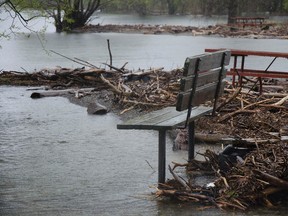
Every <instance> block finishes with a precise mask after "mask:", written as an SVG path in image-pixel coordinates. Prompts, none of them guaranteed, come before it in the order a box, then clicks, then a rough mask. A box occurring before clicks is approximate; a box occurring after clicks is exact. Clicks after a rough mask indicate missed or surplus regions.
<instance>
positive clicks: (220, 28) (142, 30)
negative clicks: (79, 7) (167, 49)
mask: <svg viewBox="0 0 288 216" xmlns="http://www.w3.org/2000/svg"><path fill="white" fill-rule="evenodd" d="M71 32H72V33H131V34H153V35H161V34H162V35H165V34H166V35H167V34H169V35H187V36H217V37H239V38H251V39H288V24H287V23H283V24H275V23H264V24H263V25H259V26H246V27H244V26H241V25H232V26H229V25H223V24H218V25H213V26H212V25H210V26H207V27H194V26H179V25H144V24H138V25H128V24H124V25H115V24H107V25H99V24H98V25H91V24H90V25H87V26H84V27H82V28H79V29H75V30H73V31H71Z"/></svg>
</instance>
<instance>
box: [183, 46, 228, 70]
mask: <svg viewBox="0 0 288 216" xmlns="http://www.w3.org/2000/svg"><path fill="white" fill-rule="evenodd" d="M226 53H227V54H226V56H225V60H224V65H228V64H229V61H230V56H231V54H230V52H228V51H227V52H226ZM222 58H223V51H218V52H214V53H208V54H207V53H206V54H203V55H198V56H193V57H189V58H187V59H186V61H185V65H184V72H183V76H191V75H193V74H195V70H196V65H197V62H198V59H200V62H199V67H198V71H199V72H204V71H207V70H210V69H211V68H218V67H221V66H222V65H221V63H222Z"/></svg>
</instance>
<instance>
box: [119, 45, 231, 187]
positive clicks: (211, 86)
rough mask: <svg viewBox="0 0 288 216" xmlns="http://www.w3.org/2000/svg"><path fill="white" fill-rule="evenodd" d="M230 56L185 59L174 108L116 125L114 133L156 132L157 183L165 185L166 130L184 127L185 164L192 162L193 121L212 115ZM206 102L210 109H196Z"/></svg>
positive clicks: (227, 53)
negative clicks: (187, 138) (125, 130)
mask: <svg viewBox="0 0 288 216" xmlns="http://www.w3.org/2000/svg"><path fill="white" fill-rule="evenodd" d="M230 56H231V53H230V51H228V50H221V51H218V52H213V53H208V54H202V55H198V56H194V57H189V58H187V59H186V61H185V65H184V71H183V78H182V79H181V81H180V89H179V93H178V96H177V101H176V107H166V108H163V109H161V110H157V111H154V112H151V113H148V114H145V115H143V116H139V117H136V118H134V119H130V120H128V121H126V122H124V123H121V124H118V125H117V128H118V129H138V130H157V131H158V132H159V141H158V142H159V143H158V183H164V182H165V168H166V165H165V163H166V131H167V130H172V129H177V128H182V129H184V128H187V127H188V134H189V136H188V137H189V140H188V143H189V150H188V160H189V161H190V160H191V159H193V158H194V143H195V139H194V137H195V120H197V119H198V118H200V117H201V116H204V115H206V114H211V113H212V114H214V113H215V108H216V101H217V98H218V97H219V96H220V95H221V94H222V92H223V90H224V83H225V82H224V81H223V79H224V78H225V76H226V72H227V70H226V65H228V64H229V61H230ZM210 100H214V105H213V107H207V106H201V105H200V104H203V103H204V102H206V101H210Z"/></svg>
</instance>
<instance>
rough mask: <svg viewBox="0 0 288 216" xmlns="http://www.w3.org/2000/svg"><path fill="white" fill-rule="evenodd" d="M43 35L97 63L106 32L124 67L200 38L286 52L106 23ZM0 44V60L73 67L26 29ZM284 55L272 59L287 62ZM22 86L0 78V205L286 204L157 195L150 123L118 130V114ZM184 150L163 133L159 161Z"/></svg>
mask: <svg viewBox="0 0 288 216" xmlns="http://www.w3.org/2000/svg"><path fill="white" fill-rule="evenodd" d="M107 17H109V16H107ZM107 17H106V19H105V20H107V19H108V18H107ZM110 18H111V20H113V17H110ZM126 21H127V22H128V20H126ZM121 22H122V21H121ZM123 22H124V21H123ZM137 22H138V21H137ZM143 22H144V21H143ZM155 22H156V21H155ZM168 22H169V21H168V18H167V23H168ZM183 22H186V20H183ZM45 39H46V42H45V49H46V50H54V51H57V52H59V53H61V54H63V55H66V56H69V57H77V58H81V59H83V60H86V61H90V62H91V63H93V64H96V65H100V63H102V62H106V61H108V60H109V59H108V58H109V57H108V52H107V44H106V40H107V39H110V42H111V48H112V53H113V57H114V58H113V59H114V64H115V65H116V66H119V65H121V66H122V65H123V64H124V63H125V62H129V64H128V68H135V69H137V68H138V67H141V68H148V67H162V66H164V67H165V68H166V69H172V68H175V67H182V65H183V62H184V59H185V58H186V57H187V56H191V55H195V54H200V53H202V52H203V51H204V49H205V48H222V47H226V48H242V49H254V50H269V51H278V52H281V51H282V52H285V51H286V47H287V45H288V41H285V40H272V39H269V40H251V39H236V38H217V37H191V36H171V35H157V36H156V35H138V34H113V33H105V34H69V35H66V34H55V33H53V32H48V33H47V34H45ZM1 45H2V49H1V50H0V70H1V69H5V70H17V71H22V70H23V69H25V70H27V71H29V72H32V71H33V70H34V69H36V70H39V69H41V68H44V67H49V68H50V67H55V66H57V65H59V66H63V67H79V65H77V64H75V63H74V62H71V61H69V60H67V59H65V58H61V57H59V56H56V55H54V54H51V53H50V54H49V55H47V53H45V51H44V50H43V47H42V46H41V43H40V42H39V40H38V38H37V37H36V36H34V35H31V36H30V37H29V38H27V37H24V36H17V37H16V39H11V40H10V41H3V40H2V41H1ZM265 63H267V62H266V61H265ZM286 63H287V60H286V61H283V62H280V63H279V64H278V66H276V67H279V68H281V69H283V68H287V67H286V66H285V64H286ZM267 64H268V63H267ZM254 65H255V66H257V67H260V66H263V62H256V63H255V62H254ZM30 94H31V92H30V91H27V89H26V88H24V87H9V86H1V87H0V179H1V182H0V215H11V216H12V215H13V216H14V215H27V216H28V215H29V216H30V215H104V216H105V215H175V214H178V215H231V214H234V215H255V216H256V215H286V212H287V208H282V209H281V208H277V209H265V208H261V209H258V210H254V211H252V212H246V213H241V212H237V213H232V212H223V211H219V210H217V209H213V208H212V209H208V210H205V211H199V210H197V207H199V206H196V205H192V204H188V203H181V204H180V203H174V202H171V201H166V202H164V201H158V200H156V199H154V197H153V196H152V195H151V192H153V191H155V189H154V188H153V186H155V184H156V182H157V172H155V170H157V157H158V153H157V140H158V138H157V134H156V133H155V132H153V131H130V130H127V131H126V130H124V131H122V130H117V129H116V124H117V123H118V122H120V121H121V120H120V119H119V117H118V116H115V115H113V114H108V115H105V116H91V115H88V114H87V112H86V109H85V108H84V107H81V106H77V105H74V104H71V103H70V102H69V101H68V100H67V99H65V98H61V97H54V98H43V99H39V100H32V99H31V98H30ZM185 159H186V152H181V151H178V152H173V151H172V142H171V140H168V143H167V162H168V163H170V162H171V161H177V162H183V161H185ZM150 166H152V168H153V169H152V168H151V167H150ZM150 186H152V188H150Z"/></svg>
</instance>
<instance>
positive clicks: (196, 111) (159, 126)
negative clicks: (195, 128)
mask: <svg viewBox="0 0 288 216" xmlns="http://www.w3.org/2000/svg"><path fill="white" fill-rule="evenodd" d="M212 110H213V108H212V107H204V106H199V107H194V108H193V109H192V112H191V116H190V120H191V121H193V120H194V119H195V118H199V117H200V116H203V115H205V114H208V113H210V112H212ZM163 111H164V115H163ZM186 118H187V111H182V112H178V111H176V110H175V107H166V108H165V109H162V110H157V111H154V112H151V113H147V114H145V115H143V116H141V117H138V118H136V119H132V120H129V121H127V122H124V123H121V124H117V129H138V130H143V129H145V130H172V129H175V128H177V126H179V125H181V124H184V122H185V121H186ZM141 119H142V120H141Z"/></svg>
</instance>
